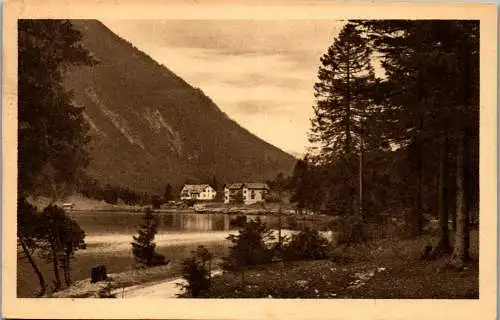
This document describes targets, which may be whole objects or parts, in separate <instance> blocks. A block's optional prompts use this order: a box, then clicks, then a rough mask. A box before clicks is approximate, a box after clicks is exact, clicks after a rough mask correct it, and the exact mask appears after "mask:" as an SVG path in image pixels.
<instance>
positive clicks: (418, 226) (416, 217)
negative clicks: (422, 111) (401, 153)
mask: <svg viewBox="0 0 500 320" xmlns="http://www.w3.org/2000/svg"><path fill="white" fill-rule="evenodd" d="M416 157H417V168H416V169H417V194H416V196H415V208H414V212H413V219H412V220H413V221H412V236H414V237H418V236H420V235H422V210H423V203H422V202H423V191H422V185H423V181H424V172H423V169H424V168H423V167H424V164H423V159H422V158H423V148H422V145H421V141H420V139H418V141H417V152H416Z"/></svg>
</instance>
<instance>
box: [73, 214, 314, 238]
mask: <svg viewBox="0 0 500 320" xmlns="http://www.w3.org/2000/svg"><path fill="white" fill-rule="evenodd" d="M71 215H72V216H73V218H75V219H76V220H77V221H78V223H79V224H80V226H81V227H82V228H83V230H85V232H86V233H87V235H106V234H133V233H135V232H136V231H137V228H138V226H139V225H140V224H141V223H142V214H141V213H133V212H85V213H84V212H72V213H71ZM158 215H159V225H158V231H159V232H161V231H181V232H209V231H227V230H231V229H235V227H233V226H231V220H233V219H236V216H234V215H226V214H196V213H185V212H183V213H179V212H168V213H159V214H158ZM257 218H258V219H261V221H262V222H264V223H266V225H267V227H268V228H271V229H277V228H278V227H279V226H281V228H284V229H291V230H300V229H303V228H304V227H306V226H311V221H309V220H305V218H303V217H292V216H282V217H281V218H278V217H277V216H253V215H247V219H248V220H249V219H252V220H255V219H257Z"/></svg>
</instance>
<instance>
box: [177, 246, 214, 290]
mask: <svg viewBox="0 0 500 320" xmlns="http://www.w3.org/2000/svg"><path fill="white" fill-rule="evenodd" d="M192 254H193V255H192V257H190V258H187V259H185V260H184V261H183V262H182V276H183V278H184V280H186V282H187V284H186V285H183V288H184V289H185V290H186V291H187V293H188V294H189V295H190V296H191V297H193V298H197V297H199V296H200V293H201V292H202V291H205V290H208V289H209V288H210V284H211V283H210V282H211V272H212V271H211V268H212V266H211V261H212V254H211V253H210V252H209V251H208V250H207V248H205V247H204V246H198V248H197V249H196V251H193V252H192Z"/></svg>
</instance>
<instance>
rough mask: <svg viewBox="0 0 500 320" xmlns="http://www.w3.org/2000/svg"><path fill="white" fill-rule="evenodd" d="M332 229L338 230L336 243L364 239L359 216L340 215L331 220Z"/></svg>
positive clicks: (361, 240)
mask: <svg viewBox="0 0 500 320" xmlns="http://www.w3.org/2000/svg"><path fill="white" fill-rule="evenodd" d="M332 229H334V230H335V231H337V232H338V244H344V243H360V242H364V241H365V240H366V237H365V232H364V225H363V220H362V218H361V217H359V216H342V217H340V218H339V219H336V220H334V221H333V222H332Z"/></svg>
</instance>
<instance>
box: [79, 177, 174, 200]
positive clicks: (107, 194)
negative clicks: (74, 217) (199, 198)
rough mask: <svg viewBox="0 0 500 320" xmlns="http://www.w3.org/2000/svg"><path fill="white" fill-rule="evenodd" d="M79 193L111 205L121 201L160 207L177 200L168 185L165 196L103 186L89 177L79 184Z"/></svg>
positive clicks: (121, 187) (109, 185)
mask: <svg viewBox="0 0 500 320" xmlns="http://www.w3.org/2000/svg"><path fill="white" fill-rule="evenodd" d="M78 192H79V193H80V194H82V195H83V196H85V197H87V198H89V199H95V200H99V201H105V202H107V203H110V204H118V203H119V202H120V201H121V202H122V203H124V204H127V205H153V207H159V206H160V205H161V204H163V203H165V202H168V201H172V200H175V199H176V198H177V197H176V195H175V193H174V192H175V191H174V188H173V187H172V186H171V185H170V184H167V185H166V186H165V189H164V192H163V195H161V196H160V195H158V194H153V193H149V192H139V191H135V190H133V189H131V188H128V187H125V186H116V185H111V184H102V183H100V182H99V180H97V179H94V178H90V177H87V178H85V179H83V180H82V181H81V182H80V183H79V187H78Z"/></svg>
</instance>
